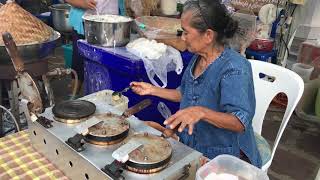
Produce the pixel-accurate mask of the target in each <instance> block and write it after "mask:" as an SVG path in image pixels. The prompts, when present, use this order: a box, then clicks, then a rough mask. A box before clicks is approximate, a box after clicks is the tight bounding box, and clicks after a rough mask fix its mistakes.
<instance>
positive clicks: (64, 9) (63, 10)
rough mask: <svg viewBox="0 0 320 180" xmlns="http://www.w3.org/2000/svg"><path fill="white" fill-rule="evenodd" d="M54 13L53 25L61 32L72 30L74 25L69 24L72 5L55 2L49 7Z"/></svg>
mask: <svg viewBox="0 0 320 180" xmlns="http://www.w3.org/2000/svg"><path fill="white" fill-rule="evenodd" d="M49 8H50V10H51V13H52V21H53V26H54V28H55V29H56V30H58V31H61V32H71V31H72V27H71V26H70V25H69V13H70V8H71V5H69V4H54V5H52V6H50V7H49Z"/></svg>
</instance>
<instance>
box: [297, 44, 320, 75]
mask: <svg viewBox="0 0 320 180" xmlns="http://www.w3.org/2000/svg"><path fill="white" fill-rule="evenodd" d="M298 62H300V63H304V64H309V65H312V66H313V67H314V71H313V73H312V75H311V79H314V78H317V77H318V76H319V75H320V45H318V44H317V43H316V42H315V41H313V40H309V41H305V42H303V43H301V45H300V51H299V56H298Z"/></svg>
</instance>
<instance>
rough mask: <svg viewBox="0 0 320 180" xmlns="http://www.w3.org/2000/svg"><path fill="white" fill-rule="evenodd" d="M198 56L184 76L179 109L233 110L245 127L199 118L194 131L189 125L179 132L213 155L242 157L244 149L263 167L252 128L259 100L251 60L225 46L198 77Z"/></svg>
mask: <svg viewBox="0 0 320 180" xmlns="http://www.w3.org/2000/svg"><path fill="white" fill-rule="evenodd" d="M198 57H199V56H197V55H196V56H194V57H193V59H192V60H191V62H190V63H189V65H188V67H187V69H186V71H185V72H184V75H183V77H182V81H181V86H180V91H181V94H182V99H181V103H180V109H184V108H187V107H190V106H203V107H206V108H209V109H212V110H214V111H217V112H224V113H230V114H233V115H235V116H236V117H237V118H238V119H239V120H240V121H241V123H242V124H243V125H244V127H245V130H244V132H242V133H237V132H233V131H230V130H227V129H222V128H218V127H216V126H214V125H212V124H209V123H208V122H205V121H202V120H200V121H199V122H198V123H197V124H196V125H195V127H194V131H193V134H192V135H189V134H188V130H187V129H184V131H183V132H182V133H179V137H180V140H181V142H182V143H184V144H186V145H188V146H190V147H192V148H194V149H196V150H198V151H200V152H202V153H203V154H204V155H205V156H206V157H208V158H210V159H212V158H214V157H216V156H218V155H220V154H230V155H233V156H236V157H239V156H240V149H241V150H242V151H243V152H244V153H245V154H246V156H247V157H248V158H249V160H250V161H251V163H252V164H253V165H255V166H257V167H261V158H260V154H259V151H258V149H257V145H256V141H255V138H254V132H253V128H252V118H253V115H254V112H255V105H256V102H255V95H254V86H253V79H252V71H251V65H250V62H249V61H247V60H246V59H245V58H244V57H242V56H241V55H240V54H239V53H237V52H235V51H234V50H232V49H230V48H225V50H224V51H223V53H222V54H221V55H220V56H219V57H218V58H217V59H216V60H215V61H213V62H212V63H211V64H210V65H209V66H208V67H207V69H206V70H205V71H204V72H203V73H202V74H201V75H200V76H199V77H198V78H194V76H193V70H194V67H195V64H196V62H197V60H198Z"/></svg>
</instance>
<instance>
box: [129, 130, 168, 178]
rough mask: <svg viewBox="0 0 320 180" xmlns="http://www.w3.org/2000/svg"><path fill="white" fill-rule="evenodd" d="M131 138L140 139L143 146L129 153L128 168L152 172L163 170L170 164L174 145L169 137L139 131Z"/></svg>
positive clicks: (144, 172)
mask: <svg viewBox="0 0 320 180" xmlns="http://www.w3.org/2000/svg"><path fill="white" fill-rule="evenodd" d="M129 140H134V141H138V142H140V143H141V144H142V145H143V146H142V147H140V148H138V149H136V150H134V151H132V152H131V153H130V154H129V160H128V161H127V162H126V167H127V169H128V170H130V171H133V172H136V173H141V174H150V173H155V172H158V171H161V170H162V169H164V168H165V167H166V166H167V165H168V164H169V161H170V159H171V156H172V146H171V144H170V142H169V141H168V140H167V139H165V138H163V137H160V136H156V135H152V134H148V133H144V134H141V133H139V134H135V135H133V136H132V137H131V138H129Z"/></svg>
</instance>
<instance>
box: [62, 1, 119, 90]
mask: <svg viewBox="0 0 320 180" xmlns="http://www.w3.org/2000/svg"><path fill="white" fill-rule="evenodd" d="M65 1H66V2H67V3H69V4H70V5H72V8H71V10H70V14H69V23H70V26H72V27H73V31H72V48H73V52H72V65H71V67H72V69H74V70H75V71H76V72H77V74H78V77H79V87H78V90H77V92H78V93H79V91H80V89H81V85H82V83H83V80H84V57H82V56H81V55H80V54H79V50H78V46H77V41H78V40H79V39H84V26H83V21H82V16H83V15H85V13H86V14H95V13H97V12H96V11H97V10H98V11H99V12H98V13H99V14H115V15H117V14H119V9H118V0H65ZM72 84H73V83H72Z"/></svg>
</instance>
